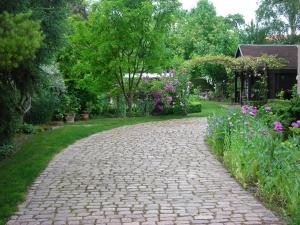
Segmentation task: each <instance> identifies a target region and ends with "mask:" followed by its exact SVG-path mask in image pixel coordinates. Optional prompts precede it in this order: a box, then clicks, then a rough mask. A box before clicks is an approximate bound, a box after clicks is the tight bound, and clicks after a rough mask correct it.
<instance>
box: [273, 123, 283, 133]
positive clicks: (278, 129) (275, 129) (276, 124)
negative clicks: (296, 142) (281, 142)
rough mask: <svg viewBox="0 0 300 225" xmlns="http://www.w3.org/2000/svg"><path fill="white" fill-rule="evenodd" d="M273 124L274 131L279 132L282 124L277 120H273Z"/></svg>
mask: <svg viewBox="0 0 300 225" xmlns="http://www.w3.org/2000/svg"><path fill="white" fill-rule="evenodd" d="M273 125H274V131H275V132H280V131H282V130H283V125H282V124H281V123H280V122H279V121H275V122H274V123H273Z"/></svg>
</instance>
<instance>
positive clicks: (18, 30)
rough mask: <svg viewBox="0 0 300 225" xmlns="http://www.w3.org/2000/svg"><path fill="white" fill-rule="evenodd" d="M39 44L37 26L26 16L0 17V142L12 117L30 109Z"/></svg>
mask: <svg viewBox="0 0 300 225" xmlns="http://www.w3.org/2000/svg"><path fill="white" fill-rule="evenodd" d="M41 41H42V34H41V31H40V25H39V23H38V22H35V21H33V20H32V19H31V15H30V14H28V13H27V14H23V13H21V14H17V15H12V14H8V13H3V14H0V90H1V96H0V127H1V129H0V140H5V139H6V138H9V136H10V135H11V134H12V133H13V128H14V126H12V125H11V124H13V123H15V117H17V116H16V114H20V115H23V114H24V113H25V112H26V111H28V110H29V108H30V105H31V98H30V93H32V91H33V86H34V83H35V82H36V76H35V74H34V73H33V71H32V70H33V69H32V68H34V62H35V55H36V52H37V51H38V49H39V47H40V46H41ZM1 142H2V141H1Z"/></svg>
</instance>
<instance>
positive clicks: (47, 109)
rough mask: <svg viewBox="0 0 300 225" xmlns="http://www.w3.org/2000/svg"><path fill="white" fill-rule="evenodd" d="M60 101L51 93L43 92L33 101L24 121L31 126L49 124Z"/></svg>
mask: <svg viewBox="0 0 300 225" xmlns="http://www.w3.org/2000/svg"><path fill="white" fill-rule="evenodd" d="M57 101H58V100H57V99H56V98H55V97H53V96H52V95H51V94H50V92H42V93H40V94H39V95H37V96H35V97H34V98H33V100H32V105H31V109H30V110H29V112H28V113H26V115H25V117H24V121H26V122H27V123H30V124H45V123H49V122H50V121H51V120H52V118H53V115H54V111H55V110H56V109H57V107H58V102H57Z"/></svg>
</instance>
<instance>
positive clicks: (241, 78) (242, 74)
mask: <svg viewBox="0 0 300 225" xmlns="http://www.w3.org/2000/svg"><path fill="white" fill-rule="evenodd" d="M244 76H245V73H244V72H242V73H241V76H240V80H241V89H240V103H241V105H243V91H244Z"/></svg>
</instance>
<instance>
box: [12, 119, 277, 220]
mask: <svg viewBox="0 0 300 225" xmlns="http://www.w3.org/2000/svg"><path fill="white" fill-rule="evenodd" d="M205 129H206V120H205V119H183V120H172V121H167V122H156V123H146V124H140V125H134V126H127V127H121V128H117V129H113V130H110V131H106V132H102V133H98V134H95V135H92V136H90V137H88V138H85V139H83V140H80V141H78V142H76V143H75V144H73V145H71V146H69V147H68V148H66V149H65V150H64V151H63V152H61V153H60V154H58V155H57V156H56V157H55V158H54V159H53V160H52V162H51V163H50V164H49V166H48V168H47V169H46V170H45V171H44V172H43V173H42V174H41V175H40V177H39V178H38V179H37V180H36V181H35V183H34V184H33V186H32V187H31V189H30V191H29V194H28V197H27V200H26V201H25V202H24V203H23V204H21V205H20V206H19V209H18V212H17V213H16V214H15V215H14V216H12V217H11V220H10V221H9V222H8V224H10V225H11V224H13V225H18V224H26V225H29V224H30V225H31V224H45V225H51V224H55V225H65V224H68V225H73V224H74V225H75V224H77V225H78V224H82V225H90V224H107V225H118V224H131V225H138V224H139V225H147V224H148V225H152V224H153V225H154V224H155V225H160V224H165V225H169V224H170V225H171V224H178V225H181V224H182V225H183V224H281V222H280V220H279V219H278V218H277V217H276V216H275V215H274V214H273V213H272V212H271V211H269V210H267V209H266V208H265V207H264V206H263V205H262V204H261V203H259V202H258V201H257V200H256V199H255V198H254V197H253V196H252V195H251V194H249V193H248V192H246V191H245V190H243V189H242V188H241V187H240V185H239V184H237V183H236V182H235V180H234V179H233V178H231V177H230V175H229V173H228V172H227V171H226V170H225V169H224V168H223V166H222V164H221V163H220V162H218V161H217V160H216V159H215V158H214V156H213V155H212V154H211V153H210V151H209V149H208V148H207V146H206V145H205V144H204V134H205Z"/></svg>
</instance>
